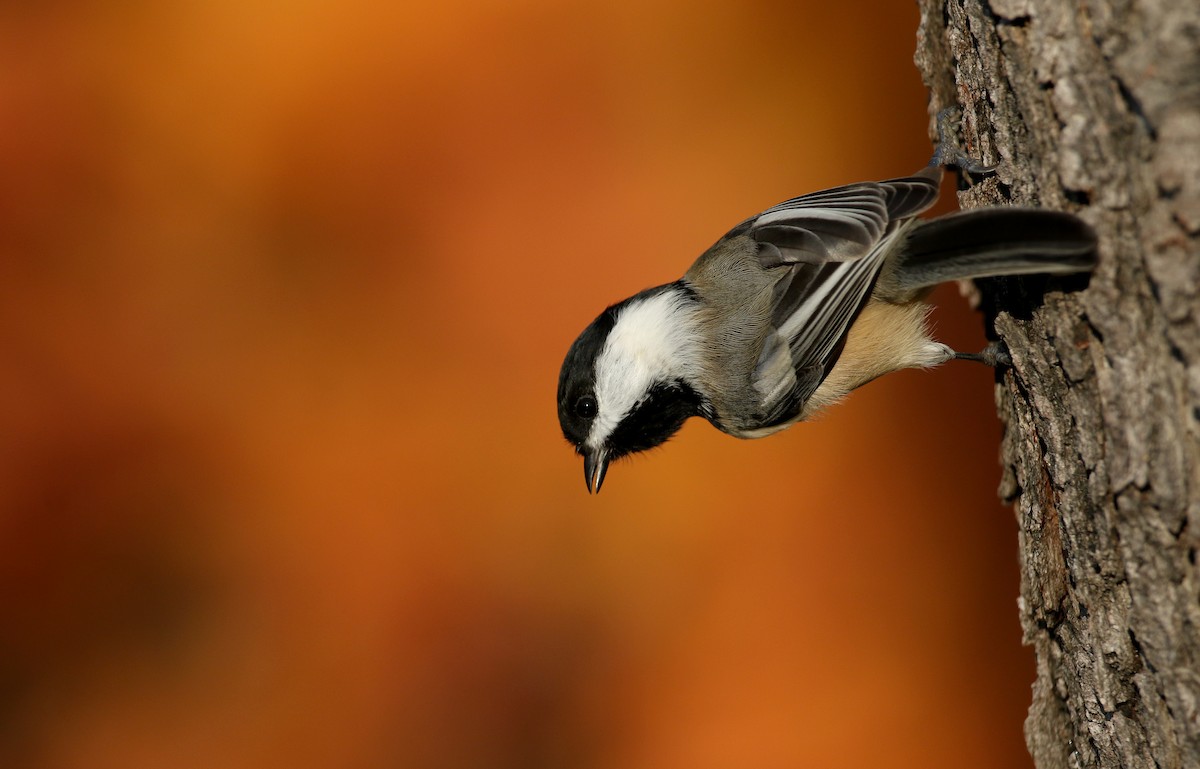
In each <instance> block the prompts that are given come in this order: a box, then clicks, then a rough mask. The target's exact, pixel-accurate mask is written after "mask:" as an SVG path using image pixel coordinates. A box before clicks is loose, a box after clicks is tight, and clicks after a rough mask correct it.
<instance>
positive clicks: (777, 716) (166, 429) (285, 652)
mask: <svg viewBox="0 0 1200 769" xmlns="http://www.w3.org/2000/svg"><path fill="white" fill-rule="evenodd" d="M833 6H834V4H826V3H820V2H789V3H781V2H765V1H760V2H751V3H745V2H731V1H730V0H725V2H700V3H696V2H686V3H685V2H680V1H679V0H643V1H642V2H640V3H637V4H628V5H627V6H614V7H607V6H603V5H597V4H594V3H582V2H548V1H547V0H518V1H517V2H513V1H512V0H505V1H504V2H498V1H496V0H492V1H489V0H451V1H450V2H441V3H433V2H408V3H399V4H396V3H385V2H379V1H378V0H375V1H372V0H348V1H347V2H342V3H339V4H336V5H335V4H332V3H314V2H303V1H301V2H288V3H282V2H267V0H259V1H258V2H249V3H247V2H244V1H242V0H238V2H232V1H231V0H208V1H207V2H192V1H190V0H182V1H181V2H173V3H139V2H134V3H101V2H75V3H71V2H61V1H55V0H52V1H51V2H45V3H17V4H10V5H9V6H8V7H6V8H4V9H3V10H0V61H2V64H0V110H2V113H0V120H2V125H0V319H2V322H0V399H2V401H3V404H4V405H3V408H0V452H2V455H3V456H2V461H0V766H4V767H47V768H53V769H58V768H60V767H61V768H63V769H68V768H71V769H73V768H75V767H79V768H80V769H83V768H85V767H86V768H87V769H97V768H100V769H103V768H106V767H114V768H115V767H122V768H128V767H172V768H174V769H187V768H188V767H233V768H237V767H276V766H278V767H289V768H292V769H295V768H300V769H303V768H305V767H314V768H316V767H350V768H352V769H358V768H360V767H361V768H364V769H368V768H374V767H413V768H414V769H424V768H426V767H428V768H430V769H433V768H437V769H459V768H462V769H467V768H471V769H475V768H479V767H488V768H491V769H504V768H508V767H512V768H513V769H517V768H520V769H536V768H537V767H573V768H586V769H605V768H609V767H613V768H616V767H620V768H622V769H667V768H672V769H673V768H674V767H689V768H690V769H707V768H709V767H711V768H712V769H718V768H722V769H723V768H726V767H755V768H756V769H772V768H774V767H780V768H783V767H798V766H814V767H872V768H874V767H879V766H887V767H890V768H892V769H902V768H903V767H920V768H921V769H935V768H937V767H961V766H966V765H970V766H972V767H977V768H978V769H988V768H990V767H1014V766H1015V767H1020V766H1028V765H1029V759H1028V758H1027V756H1026V754H1025V749H1024V746H1023V741H1022V737H1021V725H1022V721H1023V718H1024V713H1025V708H1026V705H1027V702H1028V699H1029V684H1030V682H1031V681H1032V679H1033V665H1032V657H1031V654H1030V652H1029V651H1028V650H1026V649H1025V648H1023V647H1022V646H1021V645H1020V629H1019V626H1018V621H1017V613H1016V600H1015V599H1016V597H1017V590H1018V576H1017V570H1016V554H1015V547H1016V545H1015V536H1014V533H1015V526H1014V524H1013V521H1012V515H1011V513H1010V511H1008V510H1007V509H1006V508H1005V507H1003V506H1001V505H1000V504H999V502H998V501H997V500H996V498H995V487H996V483H997V480H998V477H999V470H998V468H997V465H996V455H997V444H998V440H999V436H1000V427H999V425H998V423H997V421H996V418H995V416H994V409H993V406H992V384H991V381H992V375H991V373H990V372H989V371H987V370H985V369H984V368H983V367H976V366H970V365H966V364H959V365H950V366H948V367H945V368H943V369H941V370H938V371H937V372H933V373H928V372H905V373H902V374H897V375H894V376H891V377H888V378H886V379H884V380H881V381H879V382H876V383H874V384H872V385H870V386H868V387H866V388H864V389H863V390H861V391H859V392H858V393H856V394H855V395H854V396H853V397H852V398H850V399H849V401H848V402H847V403H845V404H843V405H841V406H839V407H837V408H836V409H833V410H832V411H830V412H829V413H828V414H826V415H825V416H824V417H823V418H822V419H820V420H818V421H816V422H814V423H812V424H806V425H800V426H798V427H796V428H794V429H792V430H790V431H788V432H786V433H784V434H782V435H780V436H778V437H774V438H771V439H769V440H762V441H752V442H739V441H736V440H734V439H731V438H729V437H727V436H724V435H722V434H720V433H718V432H716V431H715V430H713V429H712V428H711V427H709V426H708V425H707V424H704V423H703V422H701V421H698V420H693V422H692V423H690V424H689V425H688V426H687V427H685V429H684V430H683V432H682V434H681V435H680V436H679V437H678V438H676V439H675V440H674V441H673V442H672V443H671V444H670V445H669V446H668V447H666V448H664V449H662V450H659V451H656V452H653V453H652V454H651V455H649V456H646V457H642V458H639V459H636V460H633V461H629V462H625V463H621V464H620V465H618V466H616V467H614V468H613V469H612V470H611V472H610V473H609V477H608V480H607V482H606V484H605V487H604V493H603V494H601V495H600V496H598V497H590V496H589V495H588V494H587V493H586V490H585V488H584V483H583V477H582V470H581V462H580V460H579V459H578V458H577V457H575V456H574V454H573V453H572V451H571V450H570V448H569V447H568V446H567V445H566V444H565V442H564V441H563V440H562V437H561V434H560V432H559V428H558V424H557V421H556V416H555V407H554V394H555V386H556V383H557V376H558V368H559V365H560V363H561V360H562V355H563V354H564V353H565V351H566V348H567V346H568V345H569V344H570V342H571V341H572V339H574V337H575V335H576V334H577V333H578V332H579V331H580V330H581V329H582V328H583V327H584V325H586V324H587V323H588V322H589V321H590V320H591V319H592V318H593V317H594V316H595V315H596V314H597V313H598V312H599V311H600V310H601V309H602V308H603V307H604V306H605V305H606V304H608V303H611V302H614V301H616V300H619V299H622V298H624V297H625V296H627V295H629V294H631V293H633V292H635V291H637V290H639V289H641V288H644V287H646V286H649V285H652V284H657V283H662V282H665V281H668V280H672V279H674V278H676V277H677V276H678V275H680V274H681V273H682V272H683V270H684V269H685V268H686V267H687V266H688V264H690V262H691V260H692V259H693V258H694V257H695V256H696V255H698V254H699V253H700V251H702V250H703V249H704V248H705V247H707V246H708V245H709V244H711V243H712V242H713V241H714V240H715V239H716V238H717V237H719V236H720V235H721V234H722V233H723V232H724V230H725V229H727V228H728V227H730V226H732V225H733V224H736V223H737V222H738V221H740V220H741V219H743V218H744V217H746V216H749V215H751V214H753V213H756V212H757V211H759V210H761V209H762V208H765V207H766V206H769V205H771V204H774V203H776V202H778V201H780V200H782V199H784V198H787V197H791V196H793V195H797V194H801V193H803V192H808V191H811V190H814V189H818V188H822V187H827V186H832V185H836V184H841V183H846V182H852V181H858V180H861V179H875V178H885V177H888V176H896V175H902V174H905V173H908V172H910V171H913V170H915V169H917V168H918V167H920V166H921V165H923V164H924V162H925V159H926V158H927V157H928V153H929V151H930V143H929V140H928V135H927V126H928V121H927V116H926V95H925V92H924V89H923V87H922V85H921V82H920V78H919V76H918V74H917V72H916V70H915V68H914V67H913V66H912V64H911V52H912V49H913V47H914V38H915V32H916V25H917V11H916V8H915V7H913V6H912V5H911V4H909V3H896V2H892V1H891V0H877V1H876V2H868V3H855V4H850V5H845V4H843V5H841V6H839V8H840V10H833V9H832V8H833ZM947 197H952V196H950V195H947ZM936 297H937V299H939V300H940V301H942V303H943V305H944V307H943V308H942V309H940V310H939V311H938V313H937V314H936V315H935V320H936V322H937V323H938V326H939V330H940V335H941V338H942V339H943V340H944V341H947V342H948V343H950V344H952V345H955V346H958V347H961V348H967V349H970V348H977V347H978V346H980V345H982V343H983V335H982V331H981V322H980V320H979V318H978V316H976V315H974V314H973V313H971V312H970V310H969V309H967V308H966V307H965V305H964V303H963V302H962V301H961V300H960V299H958V297H957V295H956V292H955V291H954V290H953V288H943V289H939V292H938V293H937V295H936Z"/></svg>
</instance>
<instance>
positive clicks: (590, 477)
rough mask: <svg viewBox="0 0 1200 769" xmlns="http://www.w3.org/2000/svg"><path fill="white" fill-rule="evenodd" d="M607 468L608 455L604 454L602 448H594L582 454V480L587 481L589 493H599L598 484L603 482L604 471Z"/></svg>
mask: <svg viewBox="0 0 1200 769" xmlns="http://www.w3.org/2000/svg"><path fill="white" fill-rule="evenodd" d="M607 470H608V457H606V456H605V455H604V449H596V450H595V451H589V452H587V453H585V454H584V455H583V480H584V481H586V482H587V487H588V493H589V494H592V493H595V494H599V493H600V484H602V483H604V473H605V472H606V471H607Z"/></svg>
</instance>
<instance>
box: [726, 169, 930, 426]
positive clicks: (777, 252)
mask: <svg viewBox="0 0 1200 769" xmlns="http://www.w3.org/2000/svg"><path fill="white" fill-rule="evenodd" d="M939 180H940V172H939V174H934V173H932V172H930V173H928V174H926V173H919V174H915V175H913V176H910V177H903V178H900V179H892V180H889V181H885V182H867V183H861V184H852V185H848V186H845V187H837V188H834V189H830V190H823V191H821V192H815V193H812V194H809V195H804V196H802V197H798V198H793V199H791V200H786V201H784V202H783V203H780V204H779V205H777V206H773V207H771V208H768V209H767V210H766V211H764V212H762V213H761V214H759V215H758V216H757V217H755V218H754V219H751V220H749V221H747V222H745V223H743V224H742V225H741V226H740V227H739V228H738V231H740V232H741V233H744V234H746V235H747V236H749V237H750V238H751V239H752V240H753V241H754V242H755V243H756V244H757V246H758V258H759V261H760V264H761V265H762V266H763V267H766V268H768V269H781V270H786V271H787V274H785V275H783V276H781V278H780V280H779V282H778V283H777V284H776V286H775V295H774V298H773V301H774V308H773V312H772V325H773V326H774V331H775V334H773V335H772V337H771V340H770V341H769V343H768V344H766V345H764V348H763V352H762V354H761V355H760V358H759V361H758V365H757V366H756V368H755V372H754V387H755V389H756V390H757V391H758V392H759V393H762V395H763V402H762V404H761V405H762V409H761V411H760V412H759V413H761V414H762V415H763V417H764V423H763V425H762V427H763V428H769V427H772V426H774V425H777V424H783V423H785V422H788V421H791V420H793V419H795V418H796V416H797V415H799V413H800V412H801V410H802V409H803V407H804V403H805V402H806V401H807V400H808V398H809V397H810V396H811V395H812V393H813V391H815V390H816V388H817V387H818V386H819V385H820V384H821V381H822V380H824V378H825V376H826V375H827V374H828V373H829V370H830V369H832V368H833V365H834V363H836V362H837V359H838V356H839V355H841V351H842V347H843V346H844V345H845V341H846V334H847V333H848V332H849V330H850V325H851V324H852V323H853V322H854V319H855V317H857V315H858V312H859V310H861V309H862V307H863V305H865V304H866V302H867V300H868V298H869V297H870V294H871V291H872V288H873V287H874V284H875V279H876V277H877V276H878V275H879V271H880V268H881V267H882V266H883V261H884V259H885V258H886V257H887V254H888V247H889V245H890V241H891V240H892V238H894V237H895V236H896V230H897V228H898V226H899V225H900V224H901V223H902V222H903V221H904V220H906V219H909V218H911V217H913V216H915V215H916V214H918V213H920V212H921V211H924V210H925V209H927V208H929V207H930V206H931V205H933V203H934V201H935V200H936V199H937V194H938V181H939ZM784 344H785V345H786V347H787V353H788V354H789V355H790V358H791V365H790V366H784V365H780V363H781V361H780V357H779V356H780V355H781V354H782V350H781V345H784Z"/></svg>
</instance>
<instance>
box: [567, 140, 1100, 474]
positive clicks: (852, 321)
mask: <svg viewBox="0 0 1200 769" xmlns="http://www.w3.org/2000/svg"><path fill="white" fill-rule="evenodd" d="M944 146H945V145H940V146H939V151H938V152H937V153H936V154H935V155H934V159H933V160H932V161H930V165H929V166H928V167H926V168H925V169H923V170H921V171H918V172H917V173H915V174H913V175H912V176H906V177H903V178H899V179H889V180H887V181H881V182H863V183H860V184H851V185H847V186H845V187H835V188H833V189H829V190H825V191H823V192H814V193H812V194H809V195H804V196H802V197H798V198H793V199H791V200H787V201H784V202H783V203H780V204H779V205H777V206H774V207H772V208H768V209H767V210H766V211H763V212H762V213H761V214H759V215H757V216H754V217H751V218H750V219H747V220H746V221H744V222H742V223H741V224H739V225H738V226H736V227H734V228H733V229H732V230H730V231H729V232H728V233H726V234H725V236H724V237H722V238H721V239H720V240H718V241H717V242H716V243H715V244H714V245H713V246H712V247H711V248H709V249H708V250H707V251H705V252H704V253H703V254H701V255H700V258H698V259H697V260H696V262H695V263H694V264H693V265H692V266H691V268H690V269H688V271H687V272H686V273H685V274H684V276H683V277H682V278H680V279H679V280H677V281H675V282H673V283H667V284H666V285H662V286H657V287H655V288H648V289H646V290H645V291H642V292H640V293H638V294H635V295H633V296H632V297H630V298H628V299H626V300H625V301H623V302H620V303H618V304H615V305H613V306H611V307H609V308H608V309H606V310H605V311H604V312H603V313H601V314H600V317H598V318H596V320H594V321H592V323H591V325H589V326H588V327H587V328H586V329H584V331H583V333H582V334H580V335H579V338H578V339H576V340H575V343H574V344H572V345H571V349H570V350H569V351H568V352H567V357H566V360H565V361H564V362H563V366H562V372H561V374H560V376H559V380H558V419H559V422H560V424H561V425H562V431H563V435H564V436H565V437H566V439H567V440H568V441H569V442H570V443H571V445H572V446H574V447H575V450H576V451H577V452H578V453H579V454H581V455H582V456H583V471H584V477H585V479H586V481H587V486H588V491H589V492H591V491H596V492H599V491H600V485H601V484H602V483H603V482H604V474H605V471H606V470H607V468H608V465H609V463H610V462H611V461H612V460H614V459H617V458H618V457H622V456H625V455H627V454H631V453H634V452H638V451H645V450H646V449H650V448H653V447H655V446H658V445H659V444H661V443H663V442H664V441H666V440H667V439H668V438H670V437H671V436H672V435H674V434H675V432H676V431H677V430H679V428H680V427H681V426H682V425H683V423H684V422H685V421H686V420H687V419H688V418H689V417H693V416H701V417H704V418H705V419H707V420H708V421H709V422H711V423H712V425H713V426H714V427H716V428H717V429H718V430H721V431H723V432H726V433H729V434H730V435H734V436H737V437H738V438H762V437H764V436H767V435H771V434H772V433H776V432H779V431H780V430H783V429H785V428H787V427H789V426H790V425H792V424H793V423H795V422H798V421H800V420H803V419H807V418H808V417H810V416H812V415H813V414H814V413H816V412H817V411H819V410H820V409H822V408H824V407H825V406H828V405H830V404H832V403H834V402H836V401H838V400H840V399H841V398H843V397H845V396H846V395H847V394H848V393H849V392H850V391H851V390H854V389H855V388H856V387H859V386H861V385H864V384H866V383H867V382H870V381H871V380H872V379H875V378H876V377H879V376H882V375H883V374H887V373H889V372H892V371H897V370H899V369H903V368H929V367H932V366H936V365H938V364H940V363H944V362H945V361H947V360H950V359H951V358H955V357H960V358H972V359H980V358H981V356H980V355H968V354H963V353H956V352H955V351H954V350H951V349H950V348H949V347H947V346H946V345H944V344H941V343H939V342H936V341H934V340H933V338H932V337H931V336H930V329H929V326H928V323H927V321H926V317H927V315H928V313H929V309H930V306H929V305H927V304H925V303H924V302H922V301H921V300H922V298H923V297H924V296H925V295H926V294H928V293H929V291H930V290H932V287H933V286H936V285H937V284H939V283H944V282H947V281H952V280H964V279H971V278H980V277H985V276H993V275H1021V274H1028V273H1049V274H1067V273H1074V272H1081V271H1085V270H1088V269H1090V268H1091V267H1092V266H1093V265H1094V264H1095V259H1096V236H1095V234H1094V232H1093V231H1092V230H1091V228H1089V227H1088V226H1087V225H1086V224H1085V223H1084V222H1082V221H1081V220H1080V219H1078V218H1077V217H1075V216H1072V215H1071V214H1067V213H1063V212H1058V211H1044V210H1038V209H1029V208H987V209H976V210H971V211H962V212H959V213H954V214H949V215H947V216H942V217H938V218H936V219H931V220H919V219H916V218H915V217H916V215H917V214H919V213H921V212H922V211H925V210H926V209H928V208H929V207H930V206H932V205H933V203H934V201H935V200H936V199H937V196H938V188H939V184H940V182H941V178H942V166H943V165H957V166H958V167H960V168H965V169H967V170H971V171H977V170H981V169H980V168H979V167H978V166H972V165H968V164H964V163H963V161H964V160H965V158H961V157H959V158H955V159H953V160H946V159H945V157H944V155H945V152H944V150H943V147H944ZM983 170H986V169H983Z"/></svg>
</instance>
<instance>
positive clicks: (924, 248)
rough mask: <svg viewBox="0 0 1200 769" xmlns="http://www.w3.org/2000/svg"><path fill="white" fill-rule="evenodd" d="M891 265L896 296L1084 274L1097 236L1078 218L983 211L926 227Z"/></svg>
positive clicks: (1040, 212) (1021, 211) (918, 229)
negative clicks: (997, 280) (1016, 278)
mask: <svg viewBox="0 0 1200 769" xmlns="http://www.w3.org/2000/svg"><path fill="white" fill-rule="evenodd" d="M907 236H908V237H907V241H906V242H905V247H904V249H903V251H902V253H901V254H899V255H898V257H897V259H896V263H895V264H894V265H892V270H891V275H890V276H889V277H890V280H889V281H887V282H888V283H891V284H892V285H891V286H889V293H893V292H894V293H895V295H897V296H901V295H904V294H910V293H912V292H914V291H917V290H919V289H922V288H927V287H930V286H935V285H937V284H939V283H945V282H947V281H951V280H966V279H970V278H983V277H988V276H993V275H1028V274H1051V275H1066V274H1070V273H1076V272H1086V271H1088V270H1090V269H1091V268H1092V267H1094V266H1095V264H1096V233H1095V232H1094V231H1093V230H1092V228H1091V227H1089V226H1088V225H1087V224H1085V223H1084V222H1083V221H1082V220H1081V219H1079V217H1077V216H1073V215H1072V214H1068V213H1065V212H1062V211H1047V210H1043V209H1036V208H982V209H975V210H971V211H961V212H959V213H955V214H949V215H947V216H942V217H938V218H936V219H930V220H928V221H923V222H920V223H918V224H917V226H915V227H913V228H912V229H910V230H909V232H908V233H907Z"/></svg>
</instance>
